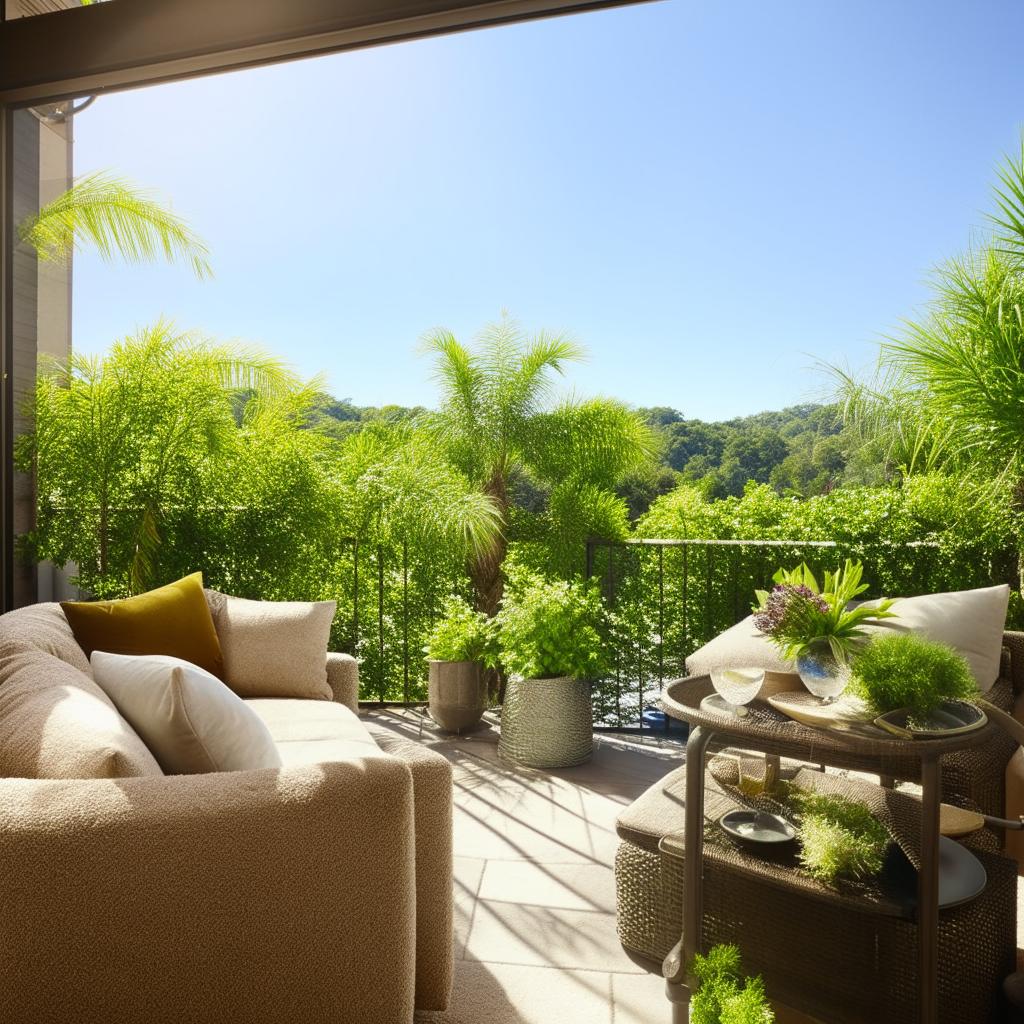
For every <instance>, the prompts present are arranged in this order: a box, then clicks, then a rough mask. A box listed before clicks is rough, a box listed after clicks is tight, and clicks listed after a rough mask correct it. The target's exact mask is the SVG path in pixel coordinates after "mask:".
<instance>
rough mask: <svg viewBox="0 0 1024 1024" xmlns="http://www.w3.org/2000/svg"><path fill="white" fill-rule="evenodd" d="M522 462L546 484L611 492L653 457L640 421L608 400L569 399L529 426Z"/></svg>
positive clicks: (649, 433)
mask: <svg viewBox="0 0 1024 1024" xmlns="http://www.w3.org/2000/svg"><path fill="white" fill-rule="evenodd" d="M528 433H529V437H528V444H527V447H528V455H527V461H528V462H529V465H530V467H531V468H532V469H533V471H534V472H535V473H536V475H537V476H538V477H539V478H540V479H541V480H544V481H547V482H548V483H551V484H557V483H558V482H559V481H562V480H567V479H576V480H581V481H586V482H587V483H589V484H592V485H594V486H596V487H600V488H605V489H609V490H610V489H611V488H614V487H615V485H616V484H618V483H619V481H620V480H621V479H622V478H623V477H624V476H626V475H627V474H629V473H631V472H635V471H637V470H640V469H642V468H644V467H645V466H647V465H649V464H650V462H651V460H652V459H653V457H654V454H655V452H656V451H657V442H656V440H655V437H654V433H653V431H652V430H651V429H650V427H649V426H648V425H647V424H646V423H645V422H644V420H643V418H642V417H640V416H639V415H638V414H637V413H635V412H633V410H631V409H630V408H629V407H628V406H626V405H625V404H623V403H622V402H619V401H616V400H615V399H611V398H590V399H586V400H580V399H577V398H569V399H567V400H566V401H564V402H562V403H561V404H560V405H558V406H556V407H555V408H554V409H552V410H551V411H549V412H545V413H540V414H538V415H536V416H533V417H532V418H531V419H530V421H529V429H528Z"/></svg>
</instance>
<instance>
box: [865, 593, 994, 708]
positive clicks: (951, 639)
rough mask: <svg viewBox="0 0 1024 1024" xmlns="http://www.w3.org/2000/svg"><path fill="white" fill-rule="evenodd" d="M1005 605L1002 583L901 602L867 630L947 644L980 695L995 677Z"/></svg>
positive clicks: (905, 599) (911, 598) (903, 598)
mask: <svg viewBox="0 0 1024 1024" xmlns="http://www.w3.org/2000/svg"><path fill="white" fill-rule="evenodd" d="M1009 603H1010V588H1009V587H1008V586H1007V585H1006V584H1005V583H1004V584H1002V585H1001V586H997V587H982V588H980V589H979V590H956V591H953V592H951V593H946V594H922V595H920V596H919V597H901V598H899V599H898V600H897V601H896V602H895V604H893V606H892V608H891V609H890V610H891V611H892V612H893V614H894V616H895V617H894V618H891V619H883V620H882V622H880V623H879V624H878V625H877V626H870V627H868V631H869V632H871V633H872V634H874V635H876V636H879V635H884V634H885V633H886V632H887V631H891V630H898V631H905V632H908V631H909V632H914V633H920V634H921V635H922V636H925V637H927V638H928V639H929V640H935V641H937V642H938V643H941V644H947V645H948V646H949V647H952V648H953V649H954V650H955V651H956V652H957V653H958V654H960V655H961V656H962V657H963V658H965V659H966V661H967V664H968V665H969V666H970V668H971V672H972V674H973V675H974V678H975V681H976V682H977V684H978V689H979V690H980V691H981V692H982V693H986V692H988V691H989V690H991V689H992V685H993V683H995V681H996V680H997V679H998V678H999V667H1000V662H1001V659H1002V651H1003V630H1004V629H1005V628H1006V611H1007V608H1008V606H1009Z"/></svg>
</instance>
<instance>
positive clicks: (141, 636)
mask: <svg viewBox="0 0 1024 1024" xmlns="http://www.w3.org/2000/svg"><path fill="white" fill-rule="evenodd" d="M61 608H63V609H64V614H65V615H66V616H67V620H68V623H69V624H70V626H71V630H72V632H73V633H74V634H75V639H76V640H77V641H78V643H79V645H80V646H81V648H82V650H83V651H85V653H86V656H87V657H88V656H90V655H91V654H92V652H93V651H107V652H109V653H110V654H166V655H170V657H172V658H181V659H182V660H183V661H190V662H192V664H193V665H198V666H199V667H200V668H204V669H206V671H207V672H212V673H213V675H215V676H217V678H218V679H223V678H224V660H223V658H222V657H221V652H220V641H219V640H218V639H217V631H216V629H214V626H213V616H212V615H211V614H210V607H209V605H208V604H207V603H206V597H205V595H204V594H203V574H202V573H201V572H195V573H193V574H192V575H191V576H186V577H185V578H184V579H181V580H178V581H177V583H169V584H168V585H167V586H166V587H160V588H159V589H157V590H150V591H149V592H148V593H146V594H139V595H138V597H127V598H125V599H124V600H122V601H62V602H61Z"/></svg>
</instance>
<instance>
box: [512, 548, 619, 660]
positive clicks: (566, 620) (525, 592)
mask: <svg viewBox="0 0 1024 1024" xmlns="http://www.w3.org/2000/svg"><path fill="white" fill-rule="evenodd" d="M605 621H606V614H605V611H604V606H603V605H602V603H601V597H600V595H599V594H598V592H597V589H596V587H593V586H586V585H584V584H580V583H569V582H566V581H565V580H557V581H551V580H546V579H544V577H542V576H540V575H538V574H537V573H534V572H531V571H529V570H526V569H520V568H516V569H515V570H514V571H513V572H512V573H511V574H510V577H509V582H508V587H507V589H506V591H505V598H504V601H503V602H502V607H501V611H500V612H499V613H498V616H497V626H498V642H499V646H500V649H501V662H502V664H503V665H504V667H505V670H506V671H507V672H509V673H510V674H511V675H517V676H522V677H523V678H524V679H554V678H557V677H559V676H569V677H571V678H573V679H589V678H592V677H594V676H597V675H599V674H600V673H601V672H602V670H603V668H604V665H605V653H604V648H605V645H604V640H603V637H602V628H603V626H604V625H605Z"/></svg>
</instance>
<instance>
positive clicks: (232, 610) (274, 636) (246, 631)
mask: <svg viewBox="0 0 1024 1024" xmlns="http://www.w3.org/2000/svg"><path fill="white" fill-rule="evenodd" d="M206 599H207V601H208V602H209V605H210V611H211V613H212V614H213V621H214V624H215V626H216V628H217V635H218V636H219V637H220V646H221V650H222V652H223V654H224V681H225V682H226V683H227V684H228V686H230V687H231V689H232V690H234V691H235V693H237V694H238V695H239V696H241V697H304V698H307V699H314V700H331V699H332V697H333V691H332V690H331V688H330V686H329V685H328V683H327V644H328V642H329V641H330V637H331V623H332V622H333V621H334V612H335V608H336V607H337V605H336V603H335V602H334V601H249V600H247V599H246V598H243V597H231V596H229V595H228V594H221V593H218V592H217V591H216V590H208V591H207V592H206Z"/></svg>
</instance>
